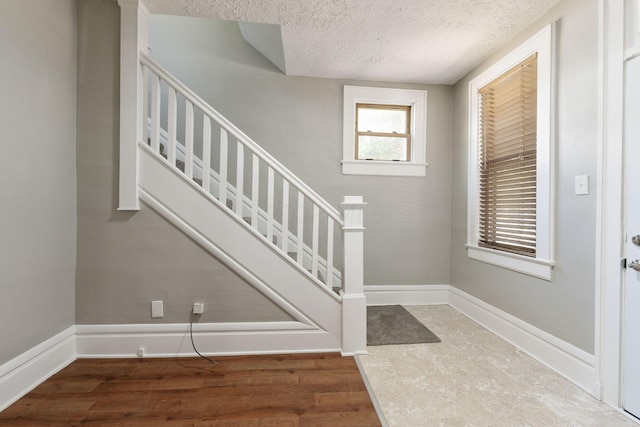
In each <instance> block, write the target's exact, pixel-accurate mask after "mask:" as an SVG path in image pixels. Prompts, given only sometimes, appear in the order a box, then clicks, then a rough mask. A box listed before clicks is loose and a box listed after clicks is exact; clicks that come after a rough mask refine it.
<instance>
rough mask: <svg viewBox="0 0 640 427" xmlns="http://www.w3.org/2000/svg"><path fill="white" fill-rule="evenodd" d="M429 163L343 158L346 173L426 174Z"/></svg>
mask: <svg viewBox="0 0 640 427" xmlns="http://www.w3.org/2000/svg"><path fill="white" fill-rule="evenodd" d="M427 166H429V165H428V164H427V163H407V162H385V161H378V160H343V161H342V173H343V174H345V175H382V176H425V175H426V174H427Z"/></svg>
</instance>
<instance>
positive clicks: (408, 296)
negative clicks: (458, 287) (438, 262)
mask: <svg viewBox="0 0 640 427" xmlns="http://www.w3.org/2000/svg"><path fill="white" fill-rule="evenodd" d="M450 288H451V286H449V285H375V286H365V287H364V294H365V295H366V297H367V305H397V304H401V305H443V304H448V303H449V289H450Z"/></svg>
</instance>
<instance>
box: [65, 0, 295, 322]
mask: <svg viewBox="0 0 640 427" xmlns="http://www.w3.org/2000/svg"><path fill="white" fill-rule="evenodd" d="M119 16H120V8H119V7H118V5H117V3H116V2H113V1H111V0H99V1H95V0H91V1H87V0H81V1H79V2H78V39H79V42H78V144H77V158H78V259H77V279H76V307H77V308H76V320H77V323H78V324H101V323H102V324H104V323H149V322H154V323H172V322H187V321H189V318H190V312H191V309H192V307H193V303H194V302H195V301H203V302H204V303H205V314H204V315H203V316H202V317H201V321H202V322H233V321H271V320H289V319H290V317H289V316H288V315H287V314H285V313H284V312H282V310H280V309H279V308H278V307H276V306H274V305H273V304H272V303H271V302H270V301H269V300H267V299H266V298H265V297H264V296H263V295H262V294H260V293H259V292H257V291H256V290H255V289H254V288H253V287H251V286H250V285H248V284H247V283H246V282H244V281H243V280H242V279H241V278H239V277H238V276H236V275H235V274H234V273H233V272H232V271H230V270H229V269H228V268H226V267H225V266H224V265H222V264H221V263H220V262H219V261H217V260H216V259H215V258H213V257H212V256H211V255H209V253H207V252H205V251H204V250H203V249H202V248H201V247H200V246H198V245H197V244H196V243H194V242H193V241H191V240H190V239H189V238H188V237H186V236H185V235H184V234H182V233H181V232H180V231H178V230H177V229H176V228H174V227H173V226H172V225H171V224H169V223H168V222H166V221H165V220H164V219H163V218H162V217H160V216H159V215H158V214H157V213H155V212H154V211H153V210H152V209H151V208H149V207H148V206H146V205H143V206H142V209H141V211H139V212H137V213H132V212H118V211H117V192H118V132H119V130H118V126H119V121H118V118H119V67H120V65H119V40H120V25H119V22H120V21H119ZM152 300H164V311H165V316H164V318H162V319H151V316H150V302H151V301H152Z"/></svg>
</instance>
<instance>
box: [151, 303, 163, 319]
mask: <svg viewBox="0 0 640 427" xmlns="http://www.w3.org/2000/svg"><path fill="white" fill-rule="evenodd" d="M163 316H164V309H163V308H162V301H151V317H163Z"/></svg>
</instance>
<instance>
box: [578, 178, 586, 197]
mask: <svg viewBox="0 0 640 427" xmlns="http://www.w3.org/2000/svg"><path fill="white" fill-rule="evenodd" d="M585 194H589V175H576V196H582V195H585Z"/></svg>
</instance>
